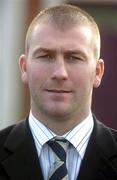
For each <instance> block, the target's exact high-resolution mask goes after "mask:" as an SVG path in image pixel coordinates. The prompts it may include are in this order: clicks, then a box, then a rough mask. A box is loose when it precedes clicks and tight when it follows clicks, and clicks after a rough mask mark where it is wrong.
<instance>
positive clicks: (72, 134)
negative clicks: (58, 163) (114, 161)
mask: <svg viewBox="0 0 117 180" xmlns="http://www.w3.org/2000/svg"><path fill="white" fill-rule="evenodd" d="M29 126H30V129H31V132H32V135H33V138H34V141H35V145H36V148H37V153H38V157H39V161H40V165H41V168H42V172H43V176H44V180H47V179H48V174H49V169H50V167H51V166H52V164H53V163H54V160H55V159H54V158H55V155H54V153H53V151H52V150H51V148H50V147H49V146H48V144H47V141H49V140H51V139H53V138H55V137H57V138H61V137H63V138H65V139H66V140H68V141H69V142H70V143H71V144H70V146H69V149H68V151H67V160H66V166H67V169H68V176H69V180H76V179H77V176H78V173H79V169H80V165H81V162H82V159H83V157H84V154H85V151H86V147H87V144H88V141H89V138H90V135H91V133H92V130H93V126H94V122H93V117H92V114H91V113H90V114H89V116H88V117H87V118H86V119H84V120H83V121H82V122H81V123H80V124H78V125H77V126H76V127H74V128H73V129H72V130H70V131H69V132H67V133H66V134H64V135H63V136H58V135H57V134H55V133H53V132H52V131H51V130H50V129H49V128H47V127H46V126H45V125H43V124H42V123H41V122H40V121H39V120H37V119H36V118H35V117H34V116H33V115H32V113H31V112H30V115H29Z"/></svg>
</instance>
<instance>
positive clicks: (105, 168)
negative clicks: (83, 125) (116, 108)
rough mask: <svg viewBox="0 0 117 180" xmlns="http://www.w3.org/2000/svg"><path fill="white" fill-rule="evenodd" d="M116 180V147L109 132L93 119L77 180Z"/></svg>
mask: <svg viewBox="0 0 117 180" xmlns="http://www.w3.org/2000/svg"><path fill="white" fill-rule="evenodd" d="M84 179H87V180H116V179H117V147H116V146H115V143H114V140H113V137H112V135H111V132H109V131H108V130H107V128H105V127H104V126H103V125H102V124H101V123H99V122H97V121H95V124H94V130H93V133H92V135H91V138H90V141H89V144H88V146H87V150H86V153H85V157H84V159H83V161H82V164H81V168H80V172H79V176H78V180H84Z"/></svg>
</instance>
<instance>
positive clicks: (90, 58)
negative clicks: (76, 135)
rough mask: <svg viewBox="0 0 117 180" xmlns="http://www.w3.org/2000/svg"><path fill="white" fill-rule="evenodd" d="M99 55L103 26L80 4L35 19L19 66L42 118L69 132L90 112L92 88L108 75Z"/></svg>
mask: <svg viewBox="0 0 117 180" xmlns="http://www.w3.org/2000/svg"><path fill="white" fill-rule="evenodd" d="M99 54H100V35H99V31H98V27H97V25H96V23H95V22H94V21H93V19H92V18H91V17H90V16H89V15H87V13H85V12H84V11H82V10H80V9H79V8H77V7H74V6H70V5H62V6H57V7H52V8H50V9H47V10H44V11H42V12H41V13H40V14H39V15H38V16H37V17H36V18H35V19H34V20H33V22H32V24H31V26H30V27H29V30H28V33H27V38H26V55H22V56H21V57H20V67H21V72H22V80H23V82H25V83H27V84H28V86H29V89H30V95H31V110H32V112H33V114H34V115H35V116H36V117H37V119H40V120H42V122H43V123H44V124H46V125H47V126H48V127H50V128H51V129H53V130H55V129H56V128H60V129H59V130H61V131H64V132H65V130H64V128H66V130H68V129H70V128H72V127H73V126H75V125H76V124H78V123H79V122H80V121H82V120H83V119H84V118H85V117H86V116H87V115H88V114H89V111H90V109H91V101H92V91H93V87H98V86H99V85H100V83H101V79H102V76H103V70H104V63H103V60H102V59H99ZM61 124H62V125H61ZM61 126H62V128H61Z"/></svg>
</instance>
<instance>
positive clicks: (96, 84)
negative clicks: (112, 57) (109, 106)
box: [94, 59, 104, 88]
mask: <svg viewBox="0 0 117 180" xmlns="http://www.w3.org/2000/svg"><path fill="white" fill-rule="evenodd" d="M103 74H104V61H103V59H99V60H98V61H97V64H96V74H95V80H94V88H98V87H99V86H100V84H101V80H102V77H103Z"/></svg>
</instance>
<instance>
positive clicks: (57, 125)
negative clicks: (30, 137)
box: [32, 111, 90, 136]
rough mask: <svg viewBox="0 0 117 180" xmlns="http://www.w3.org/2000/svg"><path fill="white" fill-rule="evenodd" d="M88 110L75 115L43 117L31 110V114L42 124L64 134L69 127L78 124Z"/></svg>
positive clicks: (56, 132) (58, 133) (71, 127)
mask: <svg viewBox="0 0 117 180" xmlns="http://www.w3.org/2000/svg"><path fill="white" fill-rule="evenodd" d="M89 113H90V111H87V112H86V113H81V114H79V115H78V116H76V117H73V116H72V117H71V118H70V117H67V116H66V117H59V118H58V117H57V118H56V117H54V118H53V117H45V116H42V115H41V113H39V114H37V113H35V112H34V111H32V114H33V116H34V117H35V118H36V119H37V120H39V121H40V122H41V123H42V124H44V125H45V126H46V127H47V128H49V129H50V130H52V131H53V132H54V133H55V134H57V135H60V136H61V135H64V134H65V133H67V132H68V131H70V130H71V129H73V128H74V127H75V126H77V125H78V124H80V123H81V122H82V121H83V120H84V119H85V118H86V117H87V116H88V115H89Z"/></svg>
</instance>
